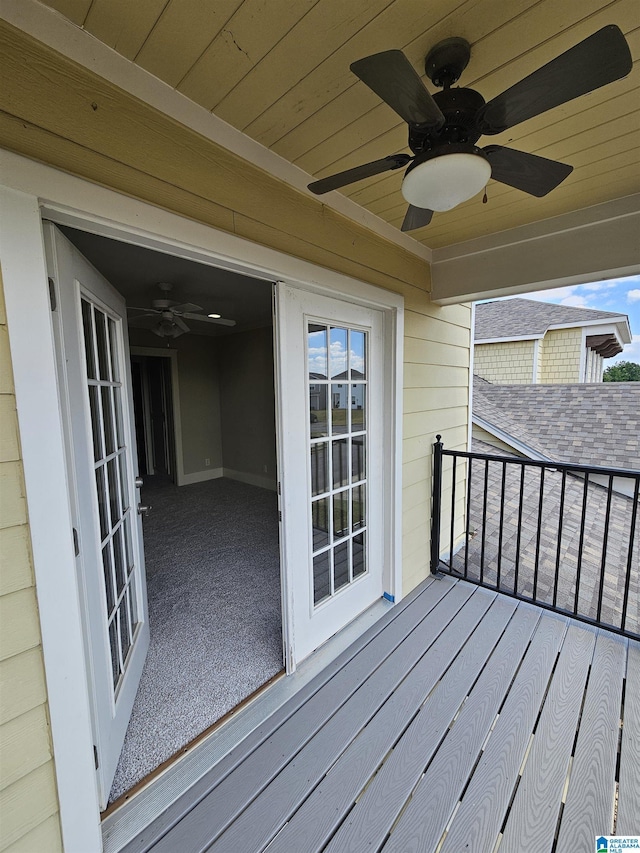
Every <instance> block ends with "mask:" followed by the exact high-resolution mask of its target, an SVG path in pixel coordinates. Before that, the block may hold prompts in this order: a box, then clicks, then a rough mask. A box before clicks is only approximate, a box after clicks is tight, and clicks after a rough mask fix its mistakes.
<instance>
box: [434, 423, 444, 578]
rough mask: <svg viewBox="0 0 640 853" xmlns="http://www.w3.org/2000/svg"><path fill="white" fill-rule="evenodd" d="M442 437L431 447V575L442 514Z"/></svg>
mask: <svg viewBox="0 0 640 853" xmlns="http://www.w3.org/2000/svg"><path fill="white" fill-rule="evenodd" d="M441 438H442V436H441V435H436V441H435V444H434V445H433V493H432V496H431V573H432V574H435V573H436V572H437V571H438V565H439V564H440V516H441V513H442V448H443V444H442V441H441Z"/></svg>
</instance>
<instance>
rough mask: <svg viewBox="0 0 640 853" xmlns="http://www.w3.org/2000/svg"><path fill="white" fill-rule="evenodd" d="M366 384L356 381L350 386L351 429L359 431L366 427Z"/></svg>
mask: <svg viewBox="0 0 640 853" xmlns="http://www.w3.org/2000/svg"><path fill="white" fill-rule="evenodd" d="M366 415H367V386H366V385H364V384H363V383H362V382H358V383H357V384H354V385H352V386H351V429H352V430H353V432H361V431H363V430H365V429H366V428H367V417H366Z"/></svg>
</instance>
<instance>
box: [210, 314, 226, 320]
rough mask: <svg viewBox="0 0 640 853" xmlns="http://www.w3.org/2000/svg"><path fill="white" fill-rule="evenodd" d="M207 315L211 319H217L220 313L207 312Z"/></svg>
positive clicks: (220, 315)
mask: <svg viewBox="0 0 640 853" xmlns="http://www.w3.org/2000/svg"><path fill="white" fill-rule="evenodd" d="M207 317H211V319H212V320H219V319H220V317H222V314H207Z"/></svg>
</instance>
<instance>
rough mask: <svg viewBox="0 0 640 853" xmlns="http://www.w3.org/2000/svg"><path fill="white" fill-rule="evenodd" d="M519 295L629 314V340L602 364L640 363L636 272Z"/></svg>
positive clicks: (639, 296)
mask: <svg viewBox="0 0 640 853" xmlns="http://www.w3.org/2000/svg"><path fill="white" fill-rule="evenodd" d="M520 295H521V297H523V298H525V299H537V300H539V301H540V302H555V303H556V304H557V305H574V306H575V307H576V308H596V309H598V310H600V311H614V312H615V313H617V314H626V315H627V316H628V317H629V325H630V326H631V335H632V337H633V341H632V343H630V344H627V345H625V348H624V350H623V352H621V353H620V355H617V356H614V357H613V358H607V359H605V362H604V365H605V367H610V366H611V365H612V364H616V363H617V362H619V361H634V362H636V363H637V364H640V275H632V276H628V277H627V278H611V279H608V280H606V281H593V282H591V283H590V284H573V285H570V286H569V287H555V288H552V289H551V290H539V291H536V292H535V293H522V294H520ZM505 298H507V299H508V298H509V297H505Z"/></svg>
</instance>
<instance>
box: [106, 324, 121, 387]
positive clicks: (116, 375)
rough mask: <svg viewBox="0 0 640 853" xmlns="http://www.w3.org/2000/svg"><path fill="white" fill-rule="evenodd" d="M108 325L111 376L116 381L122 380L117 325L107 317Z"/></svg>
mask: <svg viewBox="0 0 640 853" xmlns="http://www.w3.org/2000/svg"><path fill="white" fill-rule="evenodd" d="M107 327H108V330H109V353H110V356H111V359H110V360H111V378H112V379H113V381H114V382H119V381H120V368H119V365H118V339H117V327H116V324H115V322H114V320H112V318H111V317H108V318H107Z"/></svg>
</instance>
